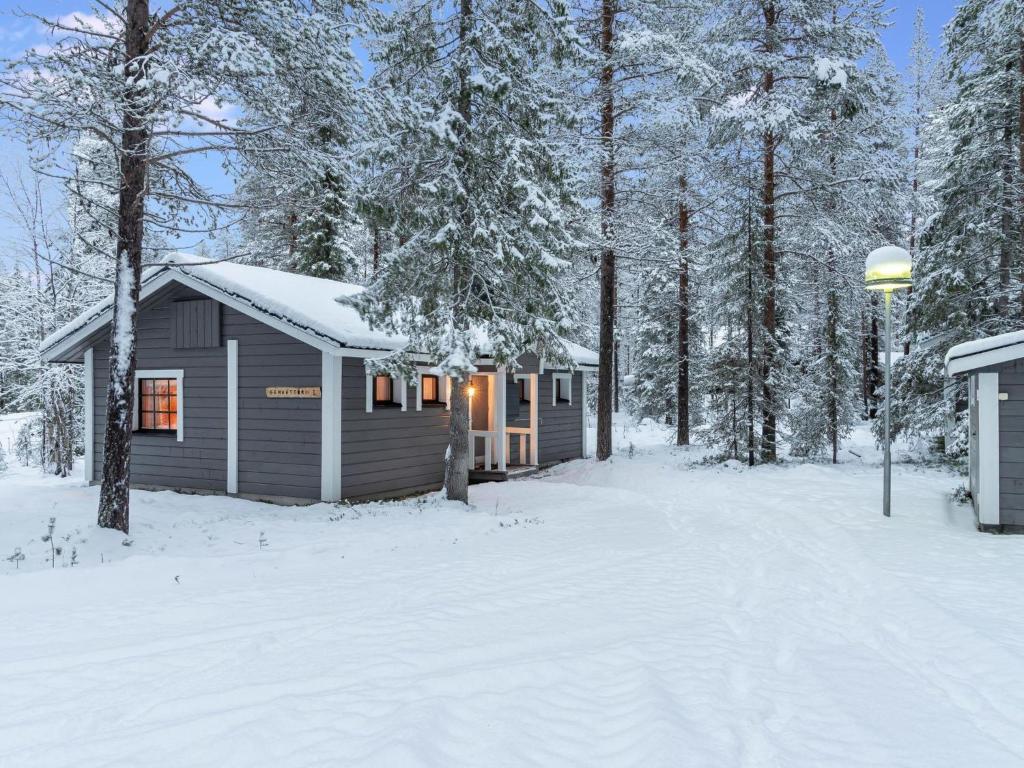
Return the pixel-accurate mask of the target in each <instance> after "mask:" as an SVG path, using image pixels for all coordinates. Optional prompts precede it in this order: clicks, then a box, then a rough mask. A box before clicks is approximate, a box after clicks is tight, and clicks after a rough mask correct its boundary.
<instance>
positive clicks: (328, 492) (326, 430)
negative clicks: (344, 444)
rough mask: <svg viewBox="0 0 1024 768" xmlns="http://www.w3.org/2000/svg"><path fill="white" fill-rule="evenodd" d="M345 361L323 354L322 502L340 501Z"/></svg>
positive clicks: (321, 421) (321, 385) (321, 406)
mask: <svg viewBox="0 0 1024 768" xmlns="http://www.w3.org/2000/svg"><path fill="white" fill-rule="evenodd" d="M343 361H344V358H342V357H340V356H338V355H332V354H330V353H328V352H324V353H323V357H322V362H321V375H320V500H321V501H340V500H341V368H342V364H343Z"/></svg>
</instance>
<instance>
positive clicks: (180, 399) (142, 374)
mask: <svg viewBox="0 0 1024 768" xmlns="http://www.w3.org/2000/svg"><path fill="white" fill-rule="evenodd" d="M139 379H175V380H176V381H177V385H176V386H177V390H178V394H177V404H178V430H177V436H178V442H179V443H180V442H182V441H183V440H184V439H185V371H183V370H182V369H181V368H176V369H171V368H167V369H160V370H155V369H154V370H148V371H139V370H137V371H135V396H134V397H133V398H132V431H137V430H138V428H139ZM167 431H168V432H170V430H167Z"/></svg>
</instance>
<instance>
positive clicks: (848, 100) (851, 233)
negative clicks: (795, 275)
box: [787, 10, 907, 462]
mask: <svg viewBox="0 0 1024 768" xmlns="http://www.w3.org/2000/svg"><path fill="white" fill-rule="evenodd" d="M837 17H838V10H837V11H836V16H835V17H834V18H837ZM857 37H858V38H859V40H860V46H863V47H859V46H854V47H852V48H851V47H846V46H843V45H842V42H843V40H844V35H843V34H842V32H841V31H839V30H833V32H832V33H831V34H829V35H828V36H827V39H828V40H829V42H830V43H832V44H833V47H832V48H827V49H824V50H822V52H821V56H820V57H819V58H818V59H817V61H816V62H815V80H814V83H813V87H812V90H811V93H810V94H809V96H808V102H807V107H806V108H807V110H808V112H809V113H810V114H812V115H813V114H819V115H822V116H824V117H825V119H824V120H821V121H819V123H818V126H817V130H816V133H815V134H814V135H813V137H811V138H810V139H809V140H807V141H804V142H796V143H795V144H794V150H795V151H794V157H793V160H792V161H791V169H792V170H791V173H793V174H794V175H795V176H797V177H798V178H799V180H800V181H799V184H800V187H801V188H802V193H801V194H799V195H794V199H793V208H792V214H793V215H792V220H793V225H792V229H793V234H795V235H796V237H795V238H792V239H791V240H790V241H789V242H790V245H789V246H788V247H787V251H788V252H790V253H792V254H794V255H798V256H800V257H801V260H802V262H803V265H804V266H803V280H802V285H803V290H802V294H803V296H804V304H805V307H804V312H803V314H802V315H801V316H799V317H798V320H797V323H796V326H797V327H796V328H794V330H793V351H792V354H791V357H792V359H793V361H794V363H795V364H796V365H797V367H798V370H799V376H798V377H796V379H795V380H794V382H793V387H794V388H793V392H792V394H793V398H792V401H791V402H792V405H791V408H790V412H789V414H787V419H788V420H789V421H790V422H791V423H789V424H788V432H789V438H790V441H791V443H792V448H793V452H794V453H796V454H798V455H816V454H821V453H825V454H826V455H829V456H830V457H831V460H832V461H833V462H836V461H837V460H838V454H839V444H840V441H841V439H842V438H843V437H844V436H845V435H846V434H847V433H848V432H849V429H850V427H851V426H852V424H853V423H854V421H855V420H856V418H857V417H858V415H859V412H860V407H859V404H858V402H857V401H858V397H857V388H858V386H859V384H860V379H861V376H860V372H859V370H858V369H859V367H860V360H859V357H860V352H861V349H860V345H859V343H858V342H859V337H860V332H861V311H862V308H863V307H864V306H865V303H866V302H868V301H869V300H870V299H869V294H867V292H865V291H863V289H862V287H861V286H862V273H863V260H864V254H866V253H868V252H870V251H871V250H872V249H873V248H874V247H876V246H877V245H878V244H881V243H885V242H893V241H894V240H896V241H898V240H899V238H900V236H901V234H902V227H903V222H902V220H901V219H902V214H903V211H905V210H906V207H907V205H906V197H907V196H906V192H905V190H904V188H903V185H904V180H905V178H906V174H905V170H906V169H905V167H904V166H903V163H902V158H903V151H904V145H903V136H902V129H903V122H902V112H901V110H900V106H901V100H902V92H901V89H900V83H899V79H898V76H897V75H896V73H895V71H894V70H893V68H892V67H891V65H890V64H889V62H888V60H887V58H886V57H885V53H884V50H883V49H882V46H881V43H880V41H879V40H878V39H877V36H876V30H875V29H872V28H870V27H863V28H860V29H859V30H858V34H857ZM847 39H848V36H847ZM859 62H865V64H864V65H863V66H861V65H860V64H859ZM797 243H799V244H801V245H800V246H799V248H800V250H797V248H798V246H797ZM808 310H809V311H808Z"/></svg>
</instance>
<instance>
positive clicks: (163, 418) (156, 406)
mask: <svg viewBox="0 0 1024 768" xmlns="http://www.w3.org/2000/svg"><path fill="white" fill-rule="evenodd" d="M139 429H140V430H141V431H143V432H176V431H177V429H178V381H177V379H139Z"/></svg>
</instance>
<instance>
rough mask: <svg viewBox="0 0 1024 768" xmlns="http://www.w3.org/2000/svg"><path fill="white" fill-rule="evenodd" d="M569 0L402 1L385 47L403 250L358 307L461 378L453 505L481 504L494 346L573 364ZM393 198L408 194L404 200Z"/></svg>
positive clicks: (383, 196)
mask: <svg viewBox="0 0 1024 768" xmlns="http://www.w3.org/2000/svg"><path fill="white" fill-rule="evenodd" d="M568 21H569V20H568V17H567V15H566V11H565V8H564V7H563V6H562V5H561V4H560V3H557V2H555V3H552V4H550V5H547V6H545V5H541V4H509V3H505V2H497V0H461V2H460V3H459V4H458V5H457V7H455V8H451V7H449V5H448V4H447V3H443V2H437V3H429V4H424V3H421V2H415V3H407V4H405V5H402V6H401V7H400V8H399V9H398V10H397V11H396V12H395V13H394V15H393V16H392V18H391V19H390V20H389V23H388V24H387V25H386V27H385V28H384V29H383V30H382V33H381V35H380V36H379V38H378V39H377V40H376V41H375V45H374V49H373V57H374V63H375V66H376V68H377V70H378V72H379V73H380V76H379V77H378V78H377V80H376V83H377V85H378V87H379V88H380V89H381V93H380V99H381V104H380V106H379V107H377V108H376V109H375V116H374V118H375V120H376V121H377V122H376V133H375V134H374V138H375V146H374V147H373V149H374V152H373V157H372V165H373V167H374V168H376V172H377V179H376V190H377V194H376V195H375V199H374V200H373V203H374V205H375V207H376V209H377V210H378V211H386V212H387V216H386V217H385V216H383V215H381V216H380V218H379V219H378V221H376V222H374V223H379V224H380V225H383V226H391V227H393V230H394V235H395V239H396V240H397V241H398V243H399V245H398V246H397V247H396V248H395V249H394V250H393V251H392V252H391V253H390V254H389V255H388V260H387V263H386V264H385V265H384V266H383V267H382V269H381V271H380V272H379V273H378V275H377V277H376V279H375V280H374V281H372V282H371V283H370V285H369V286H368V288H367V291H366V292H365V293H364V294H362V295H361V296H360V297H358V299H357V301H356V306H357V307H358V309H359V310H360V312H361V313H362V314H363V315H364V316H365V317H367V318H368V319H369V320H370V321H371V322H373V323H374V324H376V325H378V326H380V327H383V328H385V329H387V330H390V331H394V332H396V333H400V334H402V335H405V336H406V337H408V339H409V345H408V347H407V349H406V350H403V354H402V355H398V356H396V357H395V358H394V359H392V360H390V361H383V362H382V363H381V364H383V365H393V366H403V365H407V364H408V362H407V361H408V358H407V353H411V352H420V353H425V354H427V355H429V356H430V358H431V359H434V360H436V361H437V362H438V369H439V370H440V371H441V372H442V373H444V374H446V375H448V376H451V377H452V378H453V380H454V383H453V386H452V396H451V419H450V445H449V448H448V452H447V455H446V457H445V488H446V491H447V495H448V498H450V499H454V500H459V501H467V499H468V490H467V483H468V472H469V463H468V459H469V453H468V421H469V409H468V397H467V395H466V393H465V387H464V386H463V384H464V382H465V381H466V379H467V377H468V376H469V375H470V374H471V373H472V372H473V370H474V366H473V361H474V360H475V359H476V358H477V356H478V355H479V354H481V353H482V352H484V351H486V352H487V353H488V354H489V355H490V356H493V358H494V359H495V362H496V363H497V364H498V365H509V364H511V363H512V362H513V361H514V360H515V359H516V358H517V357H518V356H519V355H520V354H522V353H523V352H526V351H528V350H531V349H533V350H536V351H538V352H540V353H542V354H544V355H545V356H547V357H548V358H551V359H558V358H564V356H565V351H564V349H563V348H562V347H561V344H560V341H559V334H562V333H565V332H566V331H567V330H569V328H570V327H571V325H570V322H569V321H570V317H569V316H568V301H567V298H566V295H565V292H564V291H565V289H564V286H563V285H562V284H560V282H559V274H560V273H562V272H563V270H564V268H565V266H566V265H567V261H568V259H569V257H570V256H571V251H572V248H573V240H572V238H571V236H570V232H569V226H570V217H569V212H570V209H571V208H572V206H573V205H574V198H573V192H572V190H571V189H570V188H569V187H568V185H567V177H566V173H565V170H564V167H563V163H562V160H561V158H560V157H559V156H558V154H557V153H556V148H557V147H556V145H555V143H554V141H553V136H554V132H555V131H556V129H557V127H558V126H559V125H560V124H563V123H564V122H565V121H566V120H567V119H568V115H566V114H565V113H564V110H563V108H562V106H561V102H562V95H561V94H560V93H558V92H557V91H556V89H555V88H554V87H553V86H552V80H551V78H550V77H547V74H548V70H549V68H550V67H551V66H552V64H553V63H554V62H557V59H558V57H559V56H560V55H561V54H562V50H563V48H564V47H565V45H566V42H567V41H568V40H569V37H570V36H569V34H568V32H569V30H568ZM392 190H400V194H393V193H392Z"/></svg>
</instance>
